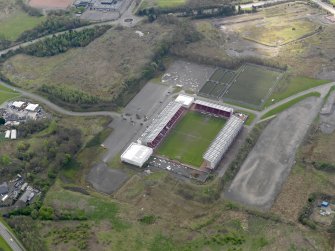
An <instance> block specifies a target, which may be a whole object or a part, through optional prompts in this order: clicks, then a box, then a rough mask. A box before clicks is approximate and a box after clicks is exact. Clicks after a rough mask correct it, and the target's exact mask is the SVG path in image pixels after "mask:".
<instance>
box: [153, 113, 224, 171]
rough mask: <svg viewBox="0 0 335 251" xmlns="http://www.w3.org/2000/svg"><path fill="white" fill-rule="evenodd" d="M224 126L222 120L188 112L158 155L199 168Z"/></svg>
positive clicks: (170, 134)
mask: <svg viewBox="0 0 335 251" xmlns="http://www.w3.org/2000/svg"><path fill="white" fill-rule="evenodd" d="M224 124H225V120H224V119H222V118H215V117H210V116H206V115H203V114H201V113H198V112H188V113H187V114H186V115H185V116H184V117H183V118H182V120H181V121H179V122H178V124H177V125H176V126H175V128H173V129H172V131H171V132H170V133H169V135H168V136H167V137H166V139H165V140H164V141H163V143H162V144H161V146H160V147H159V148H158V154H160V155H162V156H165V157H167V158H170V159H174V160H178V161H180V162H182V163H185V164H190V165H192V166H195V167H199V166H200V165H201V163H202V162H203V158H202V155H203V154H204V152H205V151H206V150H207V148H208V147H209V145H210V143H211V142H212V141H213V139H214V138H215V136H216V135H217V134H218V132H219V131H220V130H221V128H222V127H223V125H224Z"/></svg>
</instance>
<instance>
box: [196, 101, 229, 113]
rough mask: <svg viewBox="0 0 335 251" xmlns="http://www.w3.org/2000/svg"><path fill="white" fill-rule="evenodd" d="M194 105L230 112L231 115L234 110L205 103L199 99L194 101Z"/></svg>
mask: <svg viewBox="0 0 335 251" xmlns="http://www.w3.org/2000/svg"><path fill="white" fill-rule="evenodd" d="M194 103H195V104H199V105H203V106H207V107H210V108H214V109H218V110H220V111H225V112H231V113H232V112H234V109H233V108H231V107H227V106H223V105H219V104H215V103H211V102H207V101H203V100H199V99H197V100H195V101H194Z"/></svg>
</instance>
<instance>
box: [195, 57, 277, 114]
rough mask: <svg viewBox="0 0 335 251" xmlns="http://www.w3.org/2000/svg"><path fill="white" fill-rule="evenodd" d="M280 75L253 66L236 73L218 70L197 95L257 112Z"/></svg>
mask: <svg viewBox="0 0 335 251" xmlns="http://www.w3.org/2000/svg"><path fill="white" fill-rule="evenodd" d="M282 75H283V72H282V71H279V70H276V69H273V68H269V67H265V66H260V65H255V64H244V65H242V66H241V67H240V68H239V69H238V70H237V71H231V70H227V69H223V68H219V69H217V70H216V71H215V72H214V73H213V75H212V76H211V77H210V79H209V80H208V81H207V82H206V83H205V85H204V86H203V87H202V88H201V90H200V91H199V94H200V95H203V96H205V97H209V98H215V99H219V100H223V101H228V102H232V103H238V104H242V105H245V106H247V107H250V108H253V109H257V110H259V109H261V108H262V107H263V105H264V103H265V101H266V100H267V99H268V98H269V96H270V95H271V93H272V91H273V90H274V87H275V86H276V84H277V83H278V81H279V80H280V79H281V77H282Z"/></svg>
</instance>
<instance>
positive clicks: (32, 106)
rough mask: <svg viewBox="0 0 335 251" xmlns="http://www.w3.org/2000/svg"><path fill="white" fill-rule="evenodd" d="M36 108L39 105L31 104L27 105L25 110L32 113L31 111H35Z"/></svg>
mask: <svg viewBox="0 0 335 251" xmlns="http://www.w3.org/2000/svg"><path fill="white" fill-rule="evenodd" d="M38 106H39V104H31V103H29V104H28V105H27V107H26V110H27V111H32V112H33V111H35V110H36V109H37V107H38Z"/></svg>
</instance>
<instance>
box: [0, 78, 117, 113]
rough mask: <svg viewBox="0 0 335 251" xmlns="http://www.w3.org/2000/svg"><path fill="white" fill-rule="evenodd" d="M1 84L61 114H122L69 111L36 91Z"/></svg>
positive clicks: (0, 83)
mask: <svg viewBox="0 0 335 251" xmlns="http://www.w3.org/2000/svg"><path fill="white" fill-rule="evenodd" d="M0 85H2V86H5V87H7V88H10V89H12V90H13V91H17V92H19V93H21V94H22V95H23V96H25V97H28V98H31V99H33V100H36V101H38V102H40V103H42V104H45V105H46V106H47V107H48V108H50V109H51V110H53V111H55V112H58V113H60V114H63V115H68V116H78V117H79V116H85V117H93V116H109V117H112V118H118V117H120V114H119V113H117V112H112V111H97V112H73V111H69V110H66V109H64V108H62V107H60V106H58V105H56V104H54V103H52V102H50V101H49V100H48V99H46V98H44V97H42V96H40V95H37V94H34V93H30V92H28V91H25V90H23V89H21V88H18V87H13V86H11V85H8V84H6V83H4V82H1V81H0Z"/></svg>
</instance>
